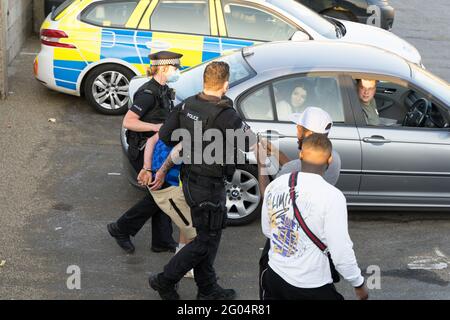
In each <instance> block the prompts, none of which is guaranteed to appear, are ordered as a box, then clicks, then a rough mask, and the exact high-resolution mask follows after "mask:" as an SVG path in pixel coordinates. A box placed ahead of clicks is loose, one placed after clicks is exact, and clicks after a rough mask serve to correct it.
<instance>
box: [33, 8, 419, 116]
mask: <svg viewBox="0 0 450 320" xmlns="http://www.w3.org/2000/svg"><path fill="white" fill-rule="evenodd" d="M367 28H368V29H367ZM367 32H370V33H371V34H370V36H368V35H367ZM382 32H385V33H382ZM290 39H294V40H310V39H311V40H336V41H348V42H356V43H369V44H372V45H377V42H379V43H378V45H379V46H383V47H386V46H387V45H388V44H389V43H390V44H391V47H392V48H391V49H392V51H394V52H397V53H399V54H400V55H403V56H404V57H405V56H406V57H407V58H409V60H410V61H413V62H415V63H419V62H420V55H418V53H417V52H416V51H414V50H415V49H414V48H411V46H408V44H406V43H405V42H402V41H399V38H398V37H395V36H394V35H391V34H390V33H388V32H386V31H385V30H381V29H379V28H374V27H369V26H364V25H361V24H357V23H351V22H344V21H338V20H327V19H325V18H323V17H321V16H319V15H318V14H316V13H315V12H313V11H312V10H310V9H308V8H306V7H304V6H303V5H301V4H299V3H297V2H296V1H294V0H66V1H65V2H64V3H62V4H61V5H60V6H59V7H58V8H57V9H54V10H53V12H52V13H51V14H50V15H49V16H48V17H47V19H46V20H45V21H44V23H43V25H42V28H41V43H42V45H41V51H40V53H39V55H38V56H37V58H36V60H35V63H34V72H35V76H36V78H37V79H38V80H39V81H40V82H41V83H42V84H44V85H45V86H47V87H48V88H50V89H53V90H57V91H60V92H64V93H68V94H72V95H77V96H85V97H86V99H87V100H88V101H89V103H90V104H91V105H92V106H93V107H94V108H96V109H97V110H98V111H100V112H102V113H105V114H123V113H125V112H126V110H127V107H128V101H129V97H128V86H129V81H130V79H131V78H133V77H134V76H136V75H144V74H145V73H146V70H147V68H148V65H149V63H150V61H149V58H148V56H149V54H150V53H155V52H157V51H161V50H170V51H173V52H178V53H181V54H183V55H184V56H183V58H182V60H181V64H182V68H183V69H185V68H188V67H191V66H195V65H198V64H200V63H202V62H204V61H206V60H210V59H212V58H215V57H217V56H219V55H221V54H223V53H224V52H225V51H230V50H234V49H239V48H242V47H247V46H250V45H253V44H255V43H259V42H266V41H275V40H290Z"/></svg>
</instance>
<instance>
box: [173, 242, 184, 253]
mask: <svg viewBox="0 0 450 320" xmlns="http://www.w3.org/2000/svg"><path fill="white" fill-rule="evenodd" d="M185 246H186V244H185V243H179V244H178V247H177V248H176V249H175V254H177V253H178V252H180V250H181V249H183V248H184V247H185Z"/></svg>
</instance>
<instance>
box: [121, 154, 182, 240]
mask: <svg viewBox="0 0 450 320" xmlns="http://www.w3.org/2000/svg"><path fill="white" fill-rule="evenodd" d="M143 159H144V153H143V152H140V154H139V157H138V158H137V159H130V163H131V165H132V166H133V168H134V170H135V171H136V173H138V172H140V171H141V169H142V167H143ZM150 218H152V246H154V247H170V246H174V245H176V244H177V242H176V241H175V240H174V239H173V237H172V233H173V227H172V220H171V219H170V218H169V216H167V215H166V214H165V213H164V212H163V211H161V209H160V208H159V207H158V205H157V204H156V203H155V200H154V199H153V197H152V196H151V195H150V194H149V193H148V192H147V194H146V195H145V197H144V198H143V199H142V200H140V201H139V202H138V203H136V204H135V205H134V206H133V207H132V208H130V209H129V210H128V211H127V212H125V213H124V214H123V215H122V216H121V217H120V218H119V220H117V226H118V228H119V230H120V231H121V232H122V233H125V234H128V235H130V236H133V237H134V236H136V234H137V233H138V232H139V230H141V229H142V227H143V226H144V224H145V223H146V222H147V221H148V220H149V219H150Z"/></svg>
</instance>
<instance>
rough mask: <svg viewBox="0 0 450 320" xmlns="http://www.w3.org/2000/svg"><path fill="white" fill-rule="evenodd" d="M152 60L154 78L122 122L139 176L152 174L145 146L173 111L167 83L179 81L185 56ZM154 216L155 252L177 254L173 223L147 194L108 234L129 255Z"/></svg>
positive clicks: (169, 54)
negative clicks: (146, 160) (147, 163)
mask: <svg viewBox="0 0 450 320" xmlns="http://www.w3.org/2000/svg"><path fill="white" fill-rule="evenodd" d="M149 57H150V60H151V62H152V66H151V68H150V70H149V76H152V79H151V80H150V81H148V82H147V83H145V84H144V85H143V86H142V87H141V88H140V89H139V90H138V91H137V92H136V94H135V96H134V100H133V105H132V107H131V108H130V110H129V111H128V113H127V114H126V116H125V118H124V121H123V126H124V127H125V128H126V129H128V130H127V141H128V144H129V148H128V157H129V160H130V162H131V164H132V166H133V168H134V169H135V170H136V172H137V173H139V172H140V171H141V172H142V170H144V171H149V172H151V168H144V149H145V144H146V142H147V139H149V138H150V137H152V136H153V135H154V134H155V133H156V132H158V130H159V128H160V127H161V124H162V123H163V122H164V121H165V120H166V119H167V117H168V115H169V113H170V110H171V109H172V108H173V102H172V100H173V99H174V95H173V91H172V90H171V89H169V87H168V86H167V83H171V82H175V81H176V80H177V79H178V78H179V67H180V59H181V57H182V55H181V54H178V53H173V52H169V51H161V52H158V53H155V54H151V55H150V56H149ZM151 217H153V224H152V251H154V252H164V251H171V252H175V247H176V242H175V241H174V240H173V238H172V231H173V230H172V222H171V220H170V218H169V217H168V216H167V215H165V214H164V213H163V212H162V211H161V209H160V208H159V207H158V205H157V204H156V203H155V201H154V199H153V198H152V196H151V195H150V194H148V193H147V194H146V196H145V197H144V199H142V200H141V201H139V202H138V203H137V204H136V205H135V206H134V207H132V208H131V209H129V210H128V211H127V212H125V213H124V214H123V215H122V216H121V217H120V218H119V220H117V222H115V223H111V224H109V225H108V231H109V233H110V234H111V236H112V237H114V238H115V239H116V241H117V243H118V245H119V246H120V247H121V248H122V249H124V250H125V251H126V252H127V253H133V252H134V250H135V248H134V245H133V243H132V242H131V239H130V236H133V237H134V236H135V235H136V234H137V233H138V232H139V230H140V229H141V228H142V227H143V226H144V224H145V223H146V222H147V220H148V219H150V218H151Z"/></svg>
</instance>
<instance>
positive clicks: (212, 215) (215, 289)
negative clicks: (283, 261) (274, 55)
mask: <svg viewBox="0 0 450 320" xmlns="http://www.w3.org/2000/svg"><path fill="white" fill-rule="evenodd" d="M229 76H230V70H229V66H228V64H226V63H224V62H212V63H211V64H209V65H208V66H207V67H206V69H205V72H204V88H203V92H202V93H200V94H198V95H196V96H193V97H191V98H188V99H187V100H185V102H184V104H183V106H182V107H181V109H180V110H179V111H177V112H173V113H172V114H171V115H170V116H169V119H168V120H167V121H166V123H165V124H164V125H163V127H162V128H161V130H160V132H159V136H160V139H161V140H163V141H164V142H165V143H167V144H171V145H175V144H177V143H178V141H172V139H171V136H172V133H173V132H174V131H175V130H176V129H180V128H181V129H186V130H187V131H189V133H190V136H191V143H184V137H183V153H184V152H188V151H192V150H193V149H194V153H195V154H198V153H197V152H196V151H200V152H201V154H203V151H204V150H205V149H206V147H207V146H208V145H207V144H206V143H205V142H203V145H202V146H201V148H200V149H201V150H195V145H196V143H195V141H194V136H195V135H196V134H195V133H194V131H195V129H196V127H198V126H199V125H200V126H201V128H202V131H203V132H205V131H206V130H209V129H218V130H220V132H222V133H223V135H224V136H225V132H226V131H227V130H229V129H232V130H233V132H234V130H243V131H248V132H250V131H249V130H248V129H249V128H248V126H246V125H245V124H243V122H242V120H241V119H240V117H239V116H238V114H237V112H236V111H235V110H234V109H233V106H232V101H231V100H230V99H228V98H227V97H225V96H224V94H225V93H226V91H227V90H228V84H229V83H228V81H229ZM197 139H198V137H197ZM200 139H202V137H200ZM233 139H234V138H233ZM230 142H231V143H233V142H234V141H229V140H228V139H227V141H225V143H223V147H224V148H225V145H226V144H227V143H230ZM245 149H248V145H247V146H246V148H245ZM220 151H221V150H220ZM224 153H225V152H224ZM195 154H194V157H195ZM194 160H195V159H194ZM234 170H235V166H234V165H231V166H228V165H224V163H222V164H219V163H217V161H216V162H214V163H213V164H206V162H205V159H203V157H202V158H201V159H200V162H199V163H197V161H194V163H192V161H191V164H188V163H187V161H186V159H184V160H183V165H182V171H181V172H182V181H183V191H184V194H185V198H186V201H187V203H188V205H189V206H190V207H191V213H192V221H193V224H194V227H196V229H197V234H198V235H197V237H196V238H195V239H194V241H192V242H191V243H189V244H188V245H186V246H185V247H184V248H183V249H182V250H181V251H180V252H179V253H178V254H177V255H175V256H174V257H173V258H172V260H170V262H169V263H168V264H167V265H166V266H165V268H164V272H163V273H160V274H158V275H152V276H151V277H150V279H149V282H150V286H151V287H152V288H153V289H154V290H156V291H158V293H159V295H160V296H161V298H162V299H173V300H177V299H179V298H180V297H179V295H178V293H177V292H176V289H175V286H176V284H177V283H178V282H179V281H180V280H181V279H182V278H183V276H184V275H185V274H186V272H187V271H189V270H190V269H191V268H194V275H195V281H196V283H197V286H198V294H197V298H198V299H200V300H230V299H234V298H235V296H236V293H235V291H234V290H233V289H223V288H221V287H220V286H219V285H218V284H217V278H216V274H215V271H214V267H213V264H214V260H215V257H216V253H217V250H218V248H219V243H220V238H221V234H222V229H224V227H225V225H226V217H227V210H226V206H225V205H226V197H225V196H226V193H225V186H224V177H225V176H229V175H232V174H233V172H234Z"/></svg>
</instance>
